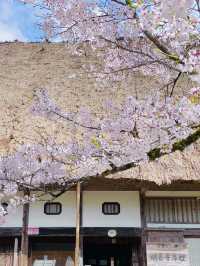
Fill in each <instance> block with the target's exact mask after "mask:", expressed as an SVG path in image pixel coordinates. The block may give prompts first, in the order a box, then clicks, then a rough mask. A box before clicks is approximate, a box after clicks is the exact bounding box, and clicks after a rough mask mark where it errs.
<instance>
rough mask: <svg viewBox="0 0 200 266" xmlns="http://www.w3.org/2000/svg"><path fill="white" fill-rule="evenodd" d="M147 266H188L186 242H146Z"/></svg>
mask: <svg viewBox="0 0 200 266" xmlns="http://www.w3.org/2000/svg"><path fill="white" fill-rule="evenodd" d="M147 266H190V261H189V251H188V247H187V244H186V243H153V242H152V243H147Z"/></svg>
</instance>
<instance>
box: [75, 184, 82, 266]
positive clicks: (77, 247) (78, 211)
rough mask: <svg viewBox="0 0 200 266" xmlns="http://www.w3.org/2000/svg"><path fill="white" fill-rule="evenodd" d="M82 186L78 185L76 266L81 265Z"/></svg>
mask: <svg viewBox="0 0 200 266" xmlns="http://www.w3.org/2000/svg"><path fill="white" fill-rule="evenodd" d="M81 209H82V207H81V184H80V182H78V183H77V185H76V246H75V266H79V265H80V256H81V252H80V246H81V237H80V226H81V220H82V218H81V216H82V215H81V212H82V211H81Z"/></svg>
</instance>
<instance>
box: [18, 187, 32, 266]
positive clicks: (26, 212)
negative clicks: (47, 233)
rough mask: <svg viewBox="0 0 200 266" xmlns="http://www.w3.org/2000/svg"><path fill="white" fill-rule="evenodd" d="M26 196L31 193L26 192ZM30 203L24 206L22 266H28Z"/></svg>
mask: <svg viewBox="0 0 200 266" xmlns="http://www.w3.org/2000/svg"><path fill="white" fill-rule="evenodd" d="M24 195H26V196H29V195H30V192H29V191H26V192H25V194H24ZM29 207H30V204H29V202H27V203H25V204H24V205H23V223H22V240H21V263H20V266H28V246H29V243H28V222H29Z"/></svg>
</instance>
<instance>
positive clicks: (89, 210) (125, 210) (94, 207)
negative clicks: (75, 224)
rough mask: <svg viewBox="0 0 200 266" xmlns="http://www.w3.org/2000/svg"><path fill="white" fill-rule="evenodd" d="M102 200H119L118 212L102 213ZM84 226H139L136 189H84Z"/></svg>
mask: <svg viewBox="0 0 200 266" xmlns="http://www.w3.org/2000/svg"><path fill="white" fill-rule="evenodd" d="M104 202H119V204H120V214H118V215H104V214H103V213H102V204H103V203H104ZM83 226H84V227H140V226H141V220H140V199H139V192H138V191H84V192H83Z"/></svg>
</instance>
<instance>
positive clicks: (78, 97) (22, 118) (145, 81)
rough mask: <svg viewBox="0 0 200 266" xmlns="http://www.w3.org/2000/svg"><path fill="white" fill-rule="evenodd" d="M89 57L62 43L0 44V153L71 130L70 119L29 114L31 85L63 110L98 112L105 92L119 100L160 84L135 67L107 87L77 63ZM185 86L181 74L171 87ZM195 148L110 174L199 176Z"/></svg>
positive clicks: (163, 178)
mask: <svg viewBox="0 0 200 266" xmlns="http://www.w3.org/2000/svg"><path fill="white" fill-rule="evenodd" d="M90 62H93V63H94V62H95V63H96V64H98V63H99V62H98V60H97V59H96V58H95V57H94V55H93V54H91V51H89V50H88V51H87V53H86V54H85V55H83V56H81V57H80V56H77V55H73V54H71V53H70V51H69V49H68V48H67V46H66V45H65V44H49V43H42V44H24V43H2V44H0V64H1V67H0V108H1V112H0V154H5V152H12V151H13V150H15V149H16V148H17V147H18V145H20V144H22V143H27V142H36V141H39V140H40V137H41V135H47V136H54V137H55V138H56V139H57V141H58V142H62V141H64V140H66V138H67V136H70V125H64V126H63V124H62V123H56V122H52V121H47V120H45V119H44V118H39V117H34V116H33V115H31V113H30V110H29V109H30V106H31V103H32V101H33V91H34V89H36V88H41V87H43V88H46V89H47V90H48V92H49V94H50V96H51V97H52V98H54V99H55V100H56V101H57V103H58V104H59V105H60V106H61V107H62V108H63V109H65V110H68V111H69V110H77V108H79V107H80V106H86V107H88V108H89V109H91V110H92V112H93V113H95V114H96V115H100V116H101V115H103V114H104V111H103V103H104V102H105V100H106V99H108V98H109V99H111V100H113V101H114V102H116V103H120V102H122V101H123V100H124V99H125V98H126V97H127V96H129V95H134V96H136V95H137V96H138V97H144V96H145V95H147V94H148V93H151V91H153V90H155V89H156V90H158V89H159V88H161V87H162V84H161V83H160V82H159V81H157V80H155V79H153V78H151V77H144V76H142V75H140V74H138V73H133V74H132V75H131V76H129V77H128V78H127V79H126V80H125V81H121V82H117V83H116V84H113V86H112V88H110V87H106V86H104V85H102V84H96V82H95V79H93V78H89V77H88V75H87V73H86V72H84V70H83V68H82V66H83V65H85V64H89V63H90ZM100 85H101V86H100ZM190 86H191V84H190V82H189V81H188V80H184V79H182V80H181V81H180V82H179V83H178V85H177V89H176V93H177V94H179V95H180V94H183V93H186V92H187V91H188V88H190ZM72 134H73V133H72ZM199 154H200V146H199V145H198V144H195V145H192V146H190V147H188V148H187V149H186V150H185V151H184V152H183V153H181V152H176V153H175V154H171V155H169V156H164V157H163V158H161V159H159V160H158V161H155V162H151V163H149V164H147V165H145V166H144V167H143V166H141V167H140V168H137V169H132V170H129V171H126V172H123V173H120V174H119V175H116V176H114V177H112V176H111V177H112V178H118V177H124V178H137V179H138V178H139V179H140V178H141V179H146V180H151V181H156V182H158V183H159V182H160V183H161V182H170V181H171V180H177V179H187V180H188V179H189V180H190V179H191V180H192V179H195V180H198V179H200V177H199V176H198V173H199V172H200V171H199V170H200V162H199Z"/></svg>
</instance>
